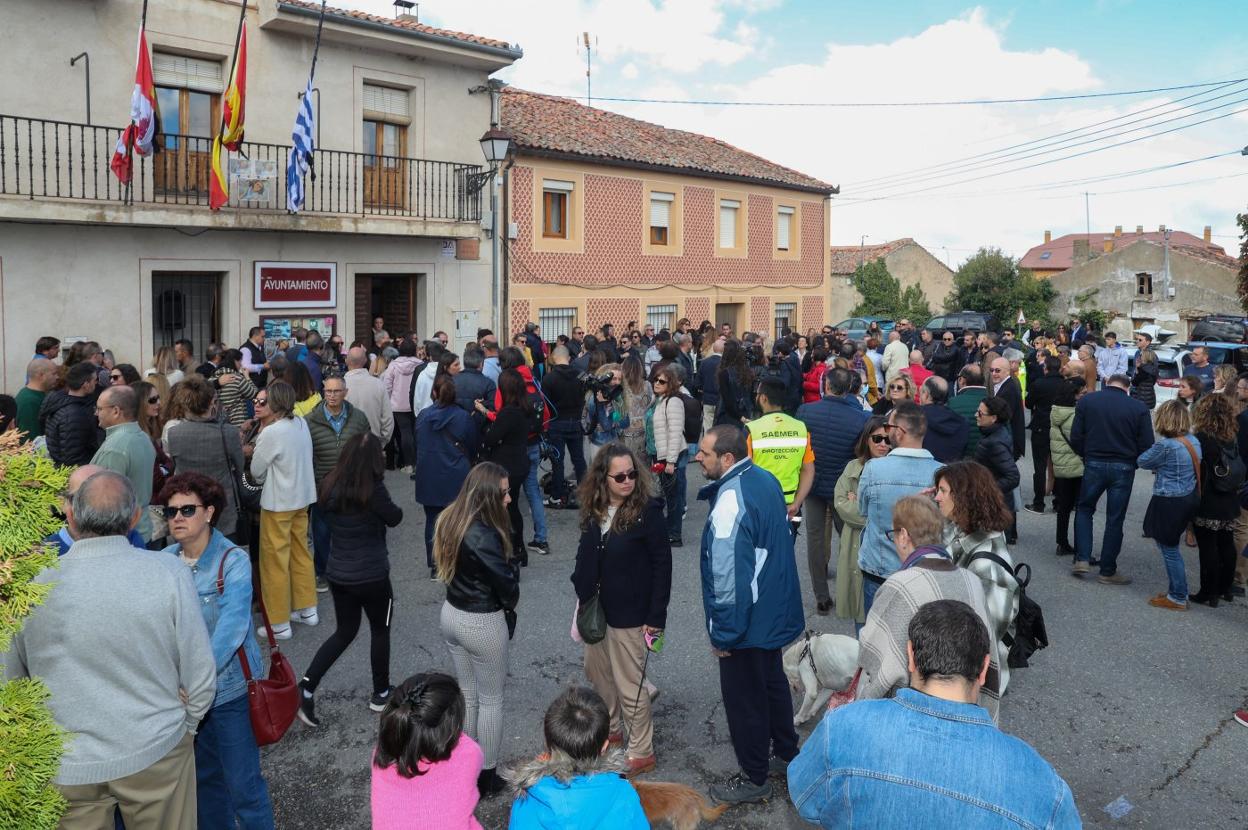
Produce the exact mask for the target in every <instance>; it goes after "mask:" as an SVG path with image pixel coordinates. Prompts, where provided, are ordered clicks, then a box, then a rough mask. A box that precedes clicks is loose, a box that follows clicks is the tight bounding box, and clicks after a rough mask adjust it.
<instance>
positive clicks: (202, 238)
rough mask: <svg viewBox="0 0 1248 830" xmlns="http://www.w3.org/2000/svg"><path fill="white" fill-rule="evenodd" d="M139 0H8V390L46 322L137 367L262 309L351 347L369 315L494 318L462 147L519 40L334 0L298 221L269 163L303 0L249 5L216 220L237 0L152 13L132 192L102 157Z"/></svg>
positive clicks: (230, 337) (279, 160) (472, 140)
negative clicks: (146, 112) (238, 140)
mask: <svg viewBox="0 0 1248 830" xmlns="http://www.w3.org/2000/svg"><path fill="white" fill-rule="evenodd" d="M141 6H142V0H111V1H110V2H108V3H63V2H53V3H49V2H46V0H7V2H5V4H4V19H5V21H6V24H7V25H6V26H5V29H6V30H7V31H6V34H8V35H9V36H8V37H5V38H2V42H3V43H4V44H5V46H6V48H4V49H0V75H2V76H3V77H5V78H7V79H8V81H7V82H6V84H5V95H4V98H5V103H4V106H3V108H2V109H3V111H4V113H6V114H5V115H4V116H0V135H3V137H4V139H3V151H0V288H2V289H3V293H2V295H0V296H2V297H3V307H2V308H0V315H2V319H0V322H2V325H0V349H2V350H3V353H4V356H5V357H4V365H3V384H2V385H3V388H4V389H5V390H6V391H10V392H11V391H13V390H14V389H15V388H16V387H18V386H20V385H21V383H22V378H23V374H24V367H25V363H26V361H27V359H28V357H29V356H30V354H31V353H32V346H33V344H34V342H35V340H36V339H37V338H38V337H39V336H41V335H53V336H56V337H59V338H60V339H61V340H62V341H63V342H64V343H66V345H67V344H68V343H69V342H71V341H73V340H76V339H92V340H98V341H99V342H100V343H101V344H102V345H103V346H105V347H106V348H110V349H112V350H113V352H114V353H115V354H116V356H117V359H118V360H119V361H124V362H129V363H134V364H136V365H139V366H143V365H146V364H147V363H148V361H149V360H150V358H151V355H152V354H153V352H154V350H155V348H156V347H158V346H160V345H162V344H168V343H171V342H172V341H173V340H174V339H178V338H183V337H185V338H189V339H190V340H192V341H193V342H194V344H195V346H196V349H197V351H200V350H202V349H203V348H204V346H205V345H206V344H207V343H209V342H212V341H216V340H222V341H225V342H226V343H228V344H230V345H237V344H239V343H241V342H242V340H243V339H244V338H245V337H246V335H247V331H248V329H249V328H250V327H251V326H254V325H257V324H258V323H259V322H260V321H261V319H262V318H264V319H265V324H266V326H268V327H269V328H270V329H271V331H273V332H274V333H280V332H281V331H283V329H284V326H288V325H290V324H291V323H292V322H295V323H298V322H301V321H307V322H313V323H315V325H316V326H317V327H318V328H321V329H322V330H325V331H328V330H330V329H332V330H334V331H336V332H337V333H340V334H342V335H343V336H344V338H345V339H346V340H347V341H348V342H350V341H351V340H353V339H356V338H357V337H364V336H365V335H366V333H367V331H368V329H369V328H370V324H371V320H372V318H373V316H374V315H375V314H381V315H383V316H384V317H385V318H386V325H387V327H388V328H390V329H392V330H393V331H394V332H402V331H406V330H416V331H418V332H419V333H420V334H422V335H427V334H430V333H432V332H433V331H434V330H436V329H445V330H446V331H448V332H449V333H450V334H451V337H452V338H453V339H456V340H458V341H460V342H461V343H462V342H463V341H465V340H467V339H472V338H473V336H474V335H475V330H476V327H477V326H478V325H481V326H489V325H496V321H493V320H491V319H489V315H490V287H491V276H490V274H491V263H490V261H489V245H488V244H481V241H482V239H483V238H484V236H485V235H484V233H483V231H482V218H483V211H482V201H483V194H482V190H481V189H480V185H481V183H482V182H483V180H484V178H485V177H484V176H478V175H477V174H479V173H480V172H481V171H482V169H483V167H482V165H483V162H484V159H483V157H482V151H481V148H480V145H479V143H478V140H479V138H480V136H481V134H482V133H484V132H485V131H486V129H488V127H489V125H490V113H491V101H490V97H491V96H490V94H489V91H488V87H487V82H488V81H489V79H490V78H489V76H490V75H491V73H493V72H496V71H497V70H500V69H503V68H505V67H507V66H509V65H510V64H512V63H513V62H514V61H515V60H517V59H518V58H520V57H521V52H520V50H519V49H518V48H516V47H514V46H512V45H510V44H508V43H506V42H504V41H499V40H493V39H489V38H485V37H479V36H476V35H471V34H465V33H462V32H452V31H446V30H441V29H435V28H433V27H430V26H426V25H423V24H420V23H419V22H418V21H417V20H416V19H415V18H414V17H410V16H404V17H400V18H398V19H391V18H385V17H378V16H375V15H369V14H364V13H362V12H356V11H344V10H340V9H334V8H332V7H331V8H330V9H329V12H328V14H327V16H326V19H325V25H324V31H323V34H322V39H321V47H320V54H319V59H318V63H317V69H316V78H315V89H314V91H313V103H314V105H315V109H316V111H317V114H318V118H317V136H318V138H317V150H316V155H315V159H314V171H315V178H312V177H311V176H309V177H308V178H307V179H306V182H305V184H306V190H307V202H306V204H305V207H304V210H303V212H302V213H300V214H298V215H292V214H290V213H289V212H287V210H286V187H285V174H286V160H287V157H288V153H289V149H290V144H291V129H292V127H293V124H294V119H295V113H296V109H297V107H298V105H299V101H300V96H301V94H302V92H303V89H304V86H305V84H306V82H307V76H308V70H309V64H310V61H311V57H312V47H313V42H314V39H315V36H316V29H317V19H318V12H319V9H320V3H318V2H310V1H309V0H252V2H249V3H248V8H247V12H246V16H247V26H248V41H249V42H248V77H247V99H246V113H247V119H246V143H245V145H244V147H243V151H244V153H243V154H242V155H232V156H231V159H230V168H231V169H230V179H231V200H230V203H229V204H228V205H227V206H225V207H224V208H223V209H221V210H220V211H216V212H213V211H210V210H209V208H208V171H209V153H208V150H209V147H210V140H211V136H212V134H213V133H214V131H215V130H216V128H217V124H218V122H219V118H220V108H221V96H222V92H223V90H224V87H225V86H226V84H227V83H228V78H227V76H228V74H229V71H230V61H231V56H232V54H233V48H234V38H235V33H236V29H237V25H238V14H239V6H238V4H237V3H223V2H218V0H162V1H161V2H153V3H151V4H150V6H149V9H148V20H147V39H148V43H149V46H150V49H151V52H152V61H153V71H154V74H155V82H156V87H157V90H156V94H157V99H158V103H159V106H160V118H161V124H162V130H163V132H164V134H165V138H164V146H165V150H164V151H163V152H161V153H158V154H157V155H155V156H154V157H153V158H146V159H141V158H139V157H136V159H135V161H136V168H135V174H134V180H133V184H132V188H131V191H130V192H129V193H128V194H127V193H126V191H125V189H124V188H123V187H122V186H121V185H120V183H119V182H118V180H117V179H116V178H115V177H114V176H113V175H112V174H111V173H110V172H109V159H110V157H111V155H112V153H113V148H114V145H115V143H116V141H117V138H118V135H119V132H120V128H121V127H123V126H124V125H125V123H126V121H127V119H128V113H129V101H130V94H131V90H132V88H133V83H134V65H135V54H134V44H135V41H136V35H137V32H138V26H139V15H140V8H141ZM19 33H20V37H18V36H16V35H18V34H19ZM82 52H86V53H88V55H89V60H90V62H91V73H90V89H89V95H88V90H87V89H86V87H85V81H86V73H85V71H84V69H85V67H84V63H83V62H82V61H79V62H78V63H77V64H76V65H74V66H71V65H70V60H69V59H70V58H71V57H73V56H74V55H77V54H79V53H82ZM88 99H89V109H90V115H89V116H88V112H87V109H88ZM243 155H245V158H244V157H243ZM485 193H486V194H488V190H486V191H485ZM456 324H458V326H457V325H456Z"/></svg>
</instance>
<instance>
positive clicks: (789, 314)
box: [775, 303, 797, 340]
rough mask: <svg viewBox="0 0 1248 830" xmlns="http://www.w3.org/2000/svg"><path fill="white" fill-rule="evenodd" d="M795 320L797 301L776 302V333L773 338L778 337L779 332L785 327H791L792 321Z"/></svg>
mask: <svg viewBox="0 0 1248 830" xmlns="http://www.w3.org/2000/svg"><path fill="white" fill-rule="evenodd" d="M796 320H797V303H776V333H775V338H776V339H777V340H779V339H780V332H781V331H783V330H784V329H785V328H792V327H793V323H794V322H796Z"/></svg>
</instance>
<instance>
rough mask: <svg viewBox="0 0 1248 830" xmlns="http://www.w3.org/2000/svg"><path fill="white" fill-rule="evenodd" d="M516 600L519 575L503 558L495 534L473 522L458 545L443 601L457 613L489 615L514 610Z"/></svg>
mask: <svg viewBox="0 0 1248 830" xmlns="http://www.w3.org/2000/svg"><path fill="white" fill-rule="evenodd" d="M519 600H520V576H519V574H518V573H517V572H516V567H515V566H514V565H512V564H511V563H510V562H508V561H507V560H506V559H504V558H503V540H502V538H501V537H500V536H499V535H498V531H496V530H494V529H493V528H491V527H489V526H487V525H486V524H485V523H484V522H482V521H475V522H473V523H472V524H470V525H469V526H468V530H466V531H465V532H464V539H463V541H462V542H460V543H459V560H458V562H456V564H455V575H454V576H453V577H451V582H450V584H449V585H447V586H446V601H447V602H449V603H450V604H451V606H452V607H454V608H458V609H459V610H460V611H467V612H469V613H473V614H493V613H494V612H496V611H503V610H507V611H511V610H514V609H515V607H516V603H517V602H518V601H519Z"/></svg>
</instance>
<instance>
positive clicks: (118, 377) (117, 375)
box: [108, 372, 124, 380]
mask: <svg viewBox="0 0 1248 830" xmlns="http://www.w3.org/2000/svg"><path fill="white" fill-rule="evenodd" d="M108 379H109V380H124V378H122V376H121V373H120V372H113V373H112V374H111V375H109V376H108Z"/></svg>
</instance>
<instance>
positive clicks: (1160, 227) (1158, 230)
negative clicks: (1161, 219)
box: [1157, 225, 1166, 233]
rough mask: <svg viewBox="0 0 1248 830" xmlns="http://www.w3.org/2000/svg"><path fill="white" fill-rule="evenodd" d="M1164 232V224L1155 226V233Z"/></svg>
mask: <svg viewBox="0 0 1248 830" xmlns="http://www.w3.org/2000/svg"><path fill="white" fill-rule="evenodd" d="M1165 232H1166V226H1165V225H1159V226H1158V227H1157V233H1165Z"/></svg>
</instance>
